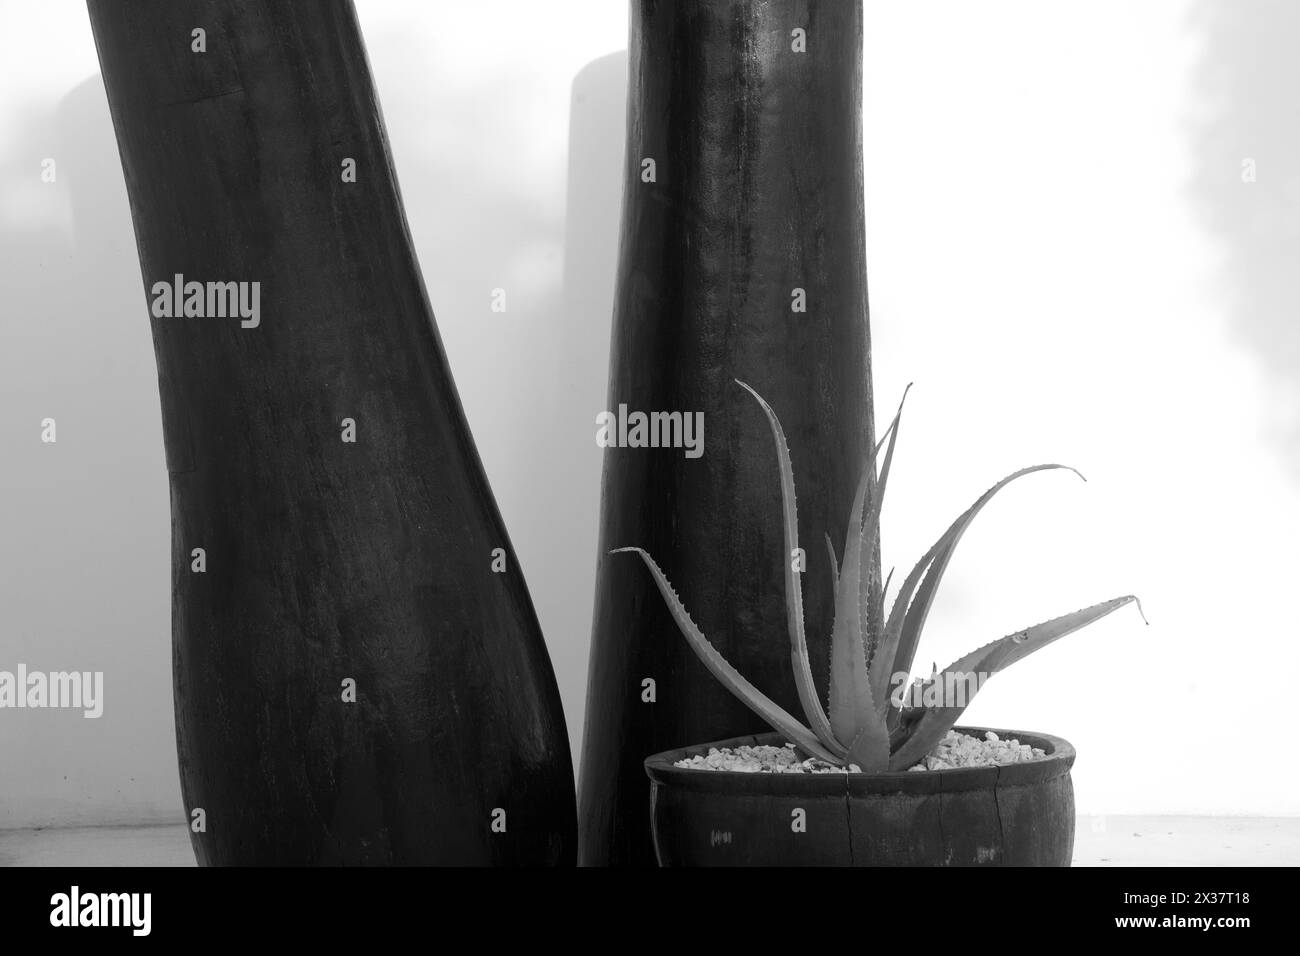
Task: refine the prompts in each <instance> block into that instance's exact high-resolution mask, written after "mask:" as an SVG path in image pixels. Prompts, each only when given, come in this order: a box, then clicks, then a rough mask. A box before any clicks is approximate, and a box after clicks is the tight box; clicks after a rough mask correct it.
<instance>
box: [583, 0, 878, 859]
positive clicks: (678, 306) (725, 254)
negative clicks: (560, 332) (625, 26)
mask: <svg viewBox="0 0 1300 956" xmlns="http://www.w3.org/2000/svg"><path fill="white" fill-rule="evenodd" d="M628 47H629V60H630V76H629V81H630V88H629V94H628V118H627V153H626V170H625V176H626V179H625V180H624V183H625V185H624V204H623V225H622V241H621V246H620V252H619V256H620V264H619V281H618V290H617V293H616V300H615V317H614V336H613V344H612V346H611V359H610V387H609V403H610V404H609V409H610V410H611V411H613V410H616V409H618V407H619V405H620V404H624V405H626V406H627V410H628V414H629V415H630V414H631V413H632V412H633V411H644V412H651V411H681V412H683V413H694V412H702V413H703V419H704V423H705V426H706V427H705V441H704V453H703V455H702V456H701V457H699V458H698V459H692V458H688V457H686V456H685V455H684V454H683V452H682V451H681V450H680V449H667V450H665V449H656V448H627V447H620V448H611V449H609V450H607V451H606V452H605V475H604V486H603V488H604V491H603V501H602V511H601V535H600V553H601V557H600V564H599V570H598V574H597V583H596V607H595V621H594V629H593V634H592V648H591V672H590V678H589V686H588V695H587V723H586V731H585V733H584V738H583V755H582V756H583V762H582V769H581V782H580V787H579V790H580V793H579V810H580V819H581V822H580V831H581V850H580V856H581V860H582V862H584V863H586V864H594V865H601V864H653V863H654V855H653V848H652V846H651V842H650V829H649V828H650V815H649V807H648V800H649V790H650V788H649V781H648V780H647V779H646V775H645V771H644V770H643V768H642V761H643V760H644V759H645V758H646V757H647V756H649V755H651V754H653V753H656V752H658V751H661V750H668V749H672V748H675V747H683V746H687V745H691V744H698V743H704V742H707V741H710V740H716V739H719V738H723V737H731V736H735V735H737V734H743V733H749V732H760V731H762V730H763V729H764V724H763V723H762V721H761V720H759V719H758V718H757V717H755V716H754V715H753V714H752V713H750V712H749V711H748V710H746V709H745V708H744V707H743V706H742V705H741V704H739V703H737V702H736V701H735V700H734V699H733V698H732V697H731V695H729V694H727V693H725V692H722V691H721V690H720V688H719V686H718V684H717V682H716V681H715V680H714V679H713V678H712V677H711V676H709V674H708V673H707V672H706V671H705V670H704V668H703V667H702V666H701V665H700V664H699V663H698V661H697V660H696V659H695V657H694V655H693V654H692V652H691V650H690V649H689V648H688V646H687V644H686V642H685V641H684V640H683V639H682V637H681V635H680V634H679V633H678V631H677V628H676V626H675V625H674V624H673V622H672V619H671V618H670V617H669V614H668V612H667V610H666V609H665V606H664V603H663V601H662V600H661V599H660V597H659V595H658V594H657V593H656V591H655V586H654V584H653V583H652V581H651V578H650V576H649V575H648V574H646V572H645V568H644V567H643V566H642V565H641V563H640V562H639V561H636V560H628V558H627V557H626V556H610V555H608V554H607V552H608V551H609V549H611V548H616V547H621V546H628V545H636V546H638V547H642V548H646V549H647V550H649V551H650V553H651V554H654V555H655V556H656V558H658V559H659V560H660V562H661V563H662V564H663V566H664V571H665V572H667V574H668V576H669V578H670V579H671V580H672V581H673V582H674V583H675V584H676V585H677V586H678V587H679V588H680V589H681V592H682V598H683V600H684V601H685V603H686V606H687V607H689V608H691V609H692V612H693V613H695V615H696V619H697V623H698V624H699V625H700V626H701V628H702V629H703V630H704V633H705V634H706V635H708V636H709V638H710V639H711V640H712V641H713V642H714V644H715V645H716V646H717V647H718V649H719V650H720V651H722V653H723V655H724V656H725V657H726V658H727V660H728V661H730V662H731V663H732V664H733V665H734V666H735V667H737V668H738V669H739V670H740V672H741V673H742V674H744V675H745V676H746V677H748V678H749V679H750V680H751V681H753V682H754V683H755V684H757V685H758V687H759V688H760V689H761V690H763V691H764V692H765V693H766V694H768V695H769V696H770V697H772V698H773V699H775V700H776V701H777V702H779V703H781V704H782V705H783V706H784V707H786V708H787V709H791V708H793V709H794V710H793V712H798V710H797V706H798V705H797V702H796V694H795V688H794V682H793V679H792V678H791V676H790V675H791V668H790V663H789V655H790V645H789V639H788V638H787V636H786V633H787V632H786V618H785V613H786V612H785V598H784V592H783V586H782V574H783V567H782V564H781V561H782V560H783V558H782V555H781V554H780V553H779V549H780V547H781V546H780V544H779V542H780V541H781V537H782V535H781V520H782V519H781V505H780V485H779V481H778V476H777V471H776V466H775V464H774V459H773V457H772V436H771V434H770V433H769V431H768V425H767V422H766V420H765V419H764V417H763V415H762V413H761V411H759V409H758V408H757V407H756V406H755V404H754V401H753V399H752V398H750V397H749V396H748V395H746V394H745V393H744V391H743V390H742V389H740V388H739V387H738V386H737V385H736V384H735V383H734V381H733V379H735V378H740V379H743V380H745V381H747V382H749V383H750V384H751V385H753V386H754V387H755V388H756V389H757V390H758V391H759V392H760V393H761V394H762V395H763V396H764V397H765V398H767V399H768V401H770V402H771V403H772V405H773V407H774V408H775V409H776V412H777V414H778V415H779V416H780V418H781V421H782V422H783V423H784V424H785V426H786V429H787V437H788V439H789V443H790V446H791V451H792V455H793V458H794V467H795V479H796V481H795V483H796V485H797V487H798V488H799V489H800V498H799V525H800V540H801V541H802V542H803V543H804V547H805V548H807V550H808V558H807V568H808V570H807V573H806V574H805V575H804V576H803V585H804V594H805V614H806V619H807V621H808V634H809V642H810V652H811V653H810V656H811V659H812V664H813V668H814V673H815V674H817V675H818V676H819V677H822V678H823V679H824V676H825V675H826V674H827V639H828V636H829V634H830V631H831V623H832V573H833V572H832V571H831V569H830V567H829V564H828V562H827V560H826V558H825V549H824V547H823V545H822V536H823V534H824V533H825V532H827V531H830V532H832V533H834V534H837V535H838V534H840V533H841V532H840V531H838V530H837V529H840V528H842V527H843V526H844V523H845V522H846V521H847V520H848V514H849V508H850V505H851V502H852V498H853V494H854V490H855V483H856V480H857V477H858V476H859V475H860V474H861V469H862V467H863V465H864V463H865V461H866V455H867V452H868V450H869V449H870V448H871V445H872V417H871V375H870V340H869V334H868V327H867V290H866V264H865V252H864V246H865V238H864V235H863V202H864V199H863V181H862V97H861V85H862V72H861V69H862V8H861V4H860V3H859V2H857V0H833V2H831V0H828V2H820V3H819V2H808V0H729V2H713V3H699V2H694V0H632V28H631V38H630V42H629V44H628ZM868 550H869V551H870V552H871V553H870V554H869V555H868V556H867V557H868V560H869V561H870V562H872V568H873V573H876V574H878V573H879V560H878V557H877V550H878V549H877V548H876V546H875V544H874V542H873V543H872V545H871V546H870V547H869V548H868ZM784 559H785V560H788V559H789V556H785V558H784ZM870 610H871V613H872V616H873V619H874V620H876V621H877V622H878V621H879V616H880V609H879V608H872V609H870ZM734 622H742V624H741V626H740V627H739V628H738V627H737V626H736V625H735V623H734ZM647 682H651V683H647ZM822 687H823V689H824V687H825V684H824V683H823V684H822Z"/></svg>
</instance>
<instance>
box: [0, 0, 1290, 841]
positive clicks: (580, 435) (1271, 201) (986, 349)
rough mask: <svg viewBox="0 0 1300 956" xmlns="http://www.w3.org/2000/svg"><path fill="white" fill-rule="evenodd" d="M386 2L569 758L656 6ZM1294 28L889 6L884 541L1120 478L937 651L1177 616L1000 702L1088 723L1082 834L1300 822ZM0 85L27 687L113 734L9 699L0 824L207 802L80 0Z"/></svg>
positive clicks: (1046, 509) (1045, 520) (1028, 6)
mask: <svg viewBox="0 0 1300 956" xmlns="http://www.w3.org/2000/svg"><path fill="white" fill-rule="evenodd" d="M358 7H359V10H360V14H361V19H362V25H363V28H364V30H365V33H366V39H367V43H368V46H369V50H370V57H371V61H372V65H373V67H374V70H375V73H376V78H377V82H378V86H379V91H380V95H381V98H382V102H383V106H384V111H385V116H386V119H387V124H388V130H389V133H390V136H391V139H392V146H393V150H394V153H395V156H396V160H397V165H398V170H399V173H400V175H401V179H402V188H403V192H404V194H405V198H406V202H407V213H408V216H409V218H410V221H411V227H412V230H413V232H414V235H415V239H416V243H417V246H418V252H419V255H420V259H421V262H422V264H423V266H424V268H425V270H426V279H427V282H428V286H429V292H430V296H431V298H432V300H433V303H434V308H435V310H436V312H437V315H438V321H439V325H440V328H441V330H442V334H443V338H444V341H445V344H446V347H447V351H448V353H449V357H450V360H451V364H452V368H453V371H454V373H455V376H456V381H457V384H458V386H459V388H460V392H461V395H462V398H463V399H464V403H465V407H466V411H467V414H468V416H469V420H470V424H471V426H472V427H473V430H474V434H475V436H476V438H477V441H478V444H479V448H480V451H481V452H482V454H483V458H484V461H485V463H486V467H487V470H488V474H489V477H490V478H491V480H492V483H493V486H494V488H495V490H496V493H497V496H498V500H499V501H500V503H501V507H502V510H503V512H504V514H505V518H506V522H507V524H508V526H509V528H510V532H511V535H512V538H513V540H514V543H515V546H516V548H517V550H518V552H519V556H520V559H521V561H522V562H523V564H524V568H525V573H526V574H527V577H528V581H529V584H530V586H531V588H532V591H533V596H534V599H535V601H536V604H537V607H538V612H539V615H540V617H541V621H542V627H543V630H544V631H545V633H546V636H547V640H548V644H549V646H550V649H551V654H552V657H553V659H554V661H555V665H556V669H557V671H558V674H559V680H560V686H561V691H562V694H563V696H564V703H565V708H566V711H567V714H568V716H569V722H570V727H571V734H572V738H573V741H574V744H575V748H576V745H577V741H578V740H579V739H580V730H581V723H582V719H583V714H582V709H583V694H584V684H585V676H586V675H585V669H586V660H587V645H588V640H589V628H590V615H591V598H592V581H593V570H594V559H595V554H594V550H595V531H596V529H595V517H596V508H597V500H598V495H599V474H600V457H599V452H598V450H597V449H596V447H595V444H594V441H593V434H594V427H593V425H592V422H593V418H594V415H595V413H596V412H597V411H598V410H599V409H600V408H601V407H602V405H603V402H604V395H605V386H604V382H605V361H606V356H607V347H608V335H609V311H610V301H611V297H612V289H613V265H614V253H615V243H616V239H617V225H618V223H617V218H618V211H619V191H620V183H619V177H620V175H621V164H620V157H621V154H622V135H623V133H622V119H623V102H624V92H625V91H624V83H625V80H624V67H625V59H624V57H623V54H622V52H621V51H622V50H623V47H624V44H625V41H626V10H625V8H624V5H623V4H622V3H618V2H611V0H566V2H563V3H558V4H538V3H524V2H508V0H492V2H483V0H481V2H479V3H475V4H457V5H455V14H454V16H452V15H449V13H448V9H449V5H447V4H443V3H437V2H420V3H416V2H406V3H397V2H391V0H390V2H383V3H381V2H378V0H361V2H359V3H358ZM1298 21H1300V9H1298V8H1295V7H1290V8H1288V7H1287V6H1286V5H1285V4H1284V3H1282V2H1271V3H1268V2H1258V3H1254V4H1249V5H1247V4H1231V3H1230V2H1229V0H1198V2H1165V3H1160V4H1142V5H1138V4H1131V3H1125V2H1122V0H1104V2H1098V0H1089V2H1087V3H1083V2H1078V0H1069V2H1066V0H1060V2H1054V3H1041V2H1029V0H1024V2H1007V0H986V2H983V3H979V4H972V3H969V2H965V0H945V2H937V0H932V2H929V3H926V4H899V3H886V2H872V0H869V2H868V4H867V38H866V62H865V83H866V105H865V111H866V117H865V120H866V137H865V138H866V154H867V155H866V173H867V176H866V178H867V212H868V223H867V242H868V261H869V268H870V282H871V301H872V319H873V334H874V336H875V351H876V383H877V392H878V395H879V401H880V403H881V409H880V410H879V415H878V417H879V418H884V417H885V416H886V415H887V414H888V413H889V411H890V410H891V408H892V403H893V401H894V400H895V398H896V396H897V395H898V394H899V393H900V392H901V389H902V387H903V385H904V384H905V383H906V382H908V381H915V382H916V387H915V388H914V389H913V394H912V397H911V398H910V399H909V412H908V418H907V420H906V421H905V425H904V429H905V430H904V432H903V439H902V441H901V442H900V446H899V456H898V458H897V459H896V461H895V467H896V471H895V478H894V480H892V481H891V482H890V501H889V502H888V503H887V509H886V511H887V514H886V521H885V535H886V540H885V549H886V559H887V561H896V562H897V563H899V564H904V563H908V562H910V561H911V560H914V559H915V557H917V556H918V555H919V554H920V552H921V551H922V550H924V548H925V547H926V546H927V545H928V544H929V543H930V540H931V539H932V538H933V537H934V536H936V535H937V534H938V533H939V532H940V531H941V530H942V528H943V527H945V526H946V524H947V523H948V522H949V521H950V520H951V519H952V517H954V516H955V515H956V513H957V512H958V511H959V510H960V509H961V508H963V507H965V505H966V504H968V503H969V501H970V500H972V499H973V498H974V497H975V496H976V495H977V494H978V493H979V492H981V491H983V490H984V488H986V487H987V486H988V485H989V484H991V483H992V482H993V481H994V480H996V479H997V478H998V477H1000V476H1001V475H1002V474H1004V473H1006V472H1009V471H1011V470H1013V469H1014V468H1016V467H1018V466H1020V465H1022V464H1028V463H1032V462H1036V461H1042V460H1060V461H1065V462H1067V463H1070V464H1073V465H1076V466H1077V467H1079V468H1080V469H1081V470H1082V471H1083V472H1084V473H1085V474H1086V475H1087V476H1088V477H1089V479H1090V483H1089V484H1087V485H1083V484H1080V483H1078V482H1077V481H1073V480H1071V479H1069V478H1068V477H1065V476H1062V475H1055V474H1050V475H1036V476H1033V477H1031V478H1028V479H1026V480H1025V482H1024V483H1023V486H1021V487H1019V488H1013V489H1011V490H1009V491H1008V492H1007V493H1005V496H1004V497H1003V498H1002V499H1001V500H1000V501H999V502H998V503H996V504H994V505H993V506H991V507H990V508H989V509H988V511H987V512H986V514H985V516H983V517H982V518H981V520H980V522H979V523H977V524H976V525H975V527H974V529H973V530H972V532H971V533H970V534H969V535H968V536H967V538H966V539H965V541H964V542H963V544H962V547H961V550H960V551H959V552H958V556H957V558H956V560H955V561H954V564H953V566H952V569H951V571H950V572H949V581H948V586H947V589H946V593H945V594H944V595H943V596H942V597H941V599H940V602H939V605H938V606H937V608H936V612H935V614H934V615H933V616H932V620H931V624H930V628H929V636H928V637H927V638H926V640H925V641H924V642H923V646H922V648H921V658H922V662H923V666H924V667H926V668H928V667H929V664H930V662H931V661H932V660H935V661H937V662H938V663H940V664H941V665H942V664H944V663H946V662H947V661H949V660H951V659H952V658H955V657H956V656H958V655H959V654H960V653H962V652H964V651H965V650H966V649H968V648H969V647H972V646H974V645H975V644H977V643H983V642H985V641H987V640H989V639H992V638H994V637H997V636H1001V635H1002V634H1004V633H1008V632H1010V631H1011V630H1013V629H1015V628H1017V627H1020V626H1023V625H1025V624H1029V623H1033V622H1035V621H1037V620H1041V619H1043V618H1045V617H1049V616H1053V615H1055V614H1057V613H1060V612H1063V611H1066V610H1073V609H1074V608H1076V607H1079V606H1082V605H1084V604H1090V603H1092V602H1094V601H1096V600H1099V599H1102V598H1105V597H1109V596H1112V595H1114V594H1120V593H1127V592H1129V591H1135V592H1137V593H1138V594H1140V595H1141V596H1142V598H1143V600H1144V603H1145V605H1146V608H1147V612H1148V615H1149V617H1150V619H1151V626H1150V627H1143V626H1142V624H1141V622H1140V620H1139V619H1138V617H1137V615H1136V614H1135V613H1128V612H1125V613H1121V614H1119V615H1116V616H1114V617H1113V618H1111V619H1108V620H1107V621H1105V622H1103V623H1101V624H1099V625H1097V626H1095V627H1094V628H1092V629H1090V630H1089V631H1087V632H1084V633H1082V634H1079V635H1076V636H1074V637H1072V638H1069V639H1067V640H1066V641H1064V642H1062V643H1061V644H1059V645H1056V646H1055V647H1053V648H1052V649H1050V650H1048V651H1045V652H1043V653H1042V654H1041V655H1039V656H1038V657H1036V658H1035V659H1033V660H1031V661H1029V662H1026V663H1023V664H1020V665H1017V667H1016V668H1015V669H1014V670H1013V671H1011V672H1009V673H1007V674H1006V675H1003V676H1000V677H998V678H997V680H996V681H994V683H993V686H992V687H991V688H989V689H988V690H987V691H986V694H985V696H982V697H981V698H980V699H979V700H978V701H977V702H976V703H975V705H974V706H973V707H972V709H971V711H970V718H971V719H972V720H975V721H982V722H986V723H996V724H1005V725H1010V726H1022V727H1026V728H1034V729H1041V730H1046V731H1050V732H1053V733H1057V734H1060V735H1063V736H1066V737H1068V738H1069V739H1071V740H1072V741H1074V743H1075V744H1076V745H1077V746H1078V748H1079V751H1080V758H1079V762H1078V764H1077V771H1076V774H1075V779H1076V786H1077V791H1078V799H1079V806H1080V809H1081V810H1084V811H1088V812H1095V813H1121V812H1173V813H1191V812H1210V813H1252V814H1294V813H1297V812H1300V797H1297V796H1296V782H1297V771H1296V770H1295V765H1294V763H1293V762H1291V761H1289V760H1287V759H1285V756H1279V755H1278V752H1279V749H1280V748H1279V744H1280V742H1281V739H1284V738H1282V735H1284V734H1286V733H1288V731H1289V725H1290V723H1291V721H1290V710H1289V708H1288V705H1287V701H1288V699H1289V697H1290V695H1291V689H1290V687H1289V685H1288V678H1289V676H1290V674H1291V673H1292V671H1293V670H1294V668H1295V666H1296V664H1297V663H1300V651H1297V646H1296V644H1297V642H1296V641H1295V636H1296V630H1297V628H1296V625H1295V617H1296V612H1295V609H1294V605H1293V604H1292V602H1291V601H1290V600H1289V593H1288V592H1289V591H1290V590H1293V589H1294V582H1295V581H1296V580H1297V579H1298V578H1300V558H1297V556H1296V548H1295V544H1294V538H1295V532H1296V530H1297V529H1300V416H1297V414H1296V410H1297V409H1298V408H1300V402H1298V401H1297V394H1296V391H1297V390H1296V385H1297V381H1298V379H1300V377H1298V376H1297V369H1298V368H1300V323H1297V322H1296V320H1295V316H1294V312H1293V307H1294V302H1295V301H1296V293H1297V291H1300V289H1298V287H1300V275H1298V274H1297V272H1296V271H1295V269H1294V263H1295V261H1296V252H1297V244H1298V240H1300V226H1298V225H1297V224H1298V223H1300V216H1297V213H1298V212H1300V209H1298V208H1297V207H1298V205H1300V133H1298V132H1297V130H1296V127H1295V124H1294V123H1293V122H1292V121H1291V120H1292V118H1293V117H1294V115H1295V109H1296V105H1297V102H1296V101H1297V98H1298V97H1300V93H1296V92H1295V91H1297V90H1300V82H1297V76H1296V73H1297V72H1300V67H1289V66H1287V62H1288V59H1289V54H1288V53H1287V51H1286V50H1285V37H1286V36H1288V35H1289V36H1295V35H1296V27H1297V26H1300V22H1298ZM1288 30H1289V33H1288ZM813 52H814V53H815V51H813ZM0 64H3V65H4V66H3V70H4V75H3V77H2V78H0V79H2V80H3V82H0V308H2V309H3V311H2V312H0V330H2V332H0V336H2V338H0V341H2V342H3V347H2V348H0V449H3V451H2V452H0V669H13V668H14V667H15V666H16V665H17V663H18V662H23V663H26V664H27V665H28V666H30V667H33V668H40V669H45V670H62V669H71V668H75V669H80V670H103V671H105V672H106V681H107V688H106V704H105V713H104V716H103V717H102V718H101V719H99V720H85V719H83V718H81V717H80V716H79V715H75V714H72V713H66V712H57V711H13V710H4V711H0V827H13V826H31V825H48V824H56V823H105V822H131V821H144V820H161V819H180V817H181V811H180V807H181V803H180V796H179V787H178V783H177V774H176V765H175V754H174V743H173V736H172V717H171V688H170V650H169V628H170V619H169V610H168V606H169V595H168V569H167V563H168V551H169V545H168V511H167V483H166V475H165V471H164V467H163V457H162V442H161V433H160V427H159V413H158V405H157V386H156V384H155V383H156V376H155V371H154V367H153V355H152V345H151V342H150V338H149V331H148V324H147V321H146V313H145V301H144V297H143V293H142V288H141V284H140V279H139V270H138V266H137V263H136V259H135V251H134V245H133V239H132V232H131V225H130V218H129V214H128V211H127V206H126V198H125V190H124V187H123V184H122V181H121V173H120V167H119V166H118V165H117V155H116V149H115V146H114V144H113V138H112V130H111V126H110V124H109V122H108V116H107V106H106V104H105V102H104V97H103V90H102V86H101V85H100V82H99V79H98V73H97V63H96V59H95V53H94V47H93V43H92V40H91V36H90V30H89V26H88V24H87V20H86V14H85V9H84V6H83V4H82V3H80V2H77V0H57V2H49V3H35V2H27V3H23V2H19V0H8V2H0ZM45 157H54V158H55V159H56V161H57V163H58V180H57V182H56V183H54V184H43V183H42V182H41V180H40V171H41V165H40V164H41V160H42V159H43V158H45ZM1247 157H1250V158H1253V159H1255V160H1256V162H1257V168H1258V181H1257V182H1254V183H1249V184H1247V183H1243V182H1242V181H1241V161H1242V159H1243V158H1247ZM495 287H504V288H506V289H507V293H508V312H507V314H506V315H504V316H501V315H495V314H493V313H491V312H490V311H489V308H488V306H489V301H490V298H489V297H490V293H491V290H492V289H493V288H495ZM45 417H54V418H56V419H57V422H58V443H57V444H56V445H53V446H51V445H44V444H42V443H41V442H40V440H39V432H40V420H41V419H42V418H45ZM773 639H782V638H781V635H779V634H774V635H773ZM1284 753H1285V752H1283V754H1284ZM1224 771H1228V772H1224Z"/></svg>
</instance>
